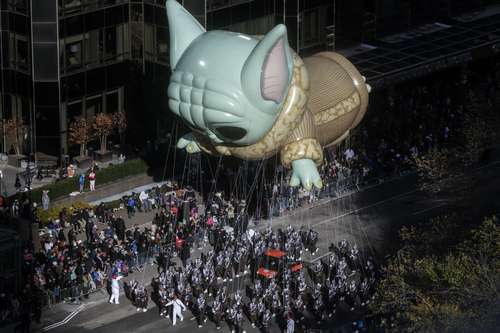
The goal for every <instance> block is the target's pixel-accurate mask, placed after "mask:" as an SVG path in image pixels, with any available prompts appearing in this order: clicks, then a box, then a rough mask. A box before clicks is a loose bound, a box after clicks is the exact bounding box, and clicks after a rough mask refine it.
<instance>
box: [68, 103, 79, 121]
mask: <svg viewBox="0 0 500 333" xmlns="http://www.w3.org/2000/svg"><path fill="white" fill-rule="evenodd" d="M81 115H82V101H77V102H74V103H71V104H68V107H67V119H70V121H73V120H74V119H75V118H77V117H80V116H81Z"/></svg>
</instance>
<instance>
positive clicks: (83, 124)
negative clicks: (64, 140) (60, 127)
mask: <svg viewBox="0 0 500 333" xmlns="http://www.w3.org/2000/svg"><path fill="white" fill-rule="evenodd" d="M92 137H93V127H92V120H90V121H89V120H87V119H86V118H85V117H77V118H75V119H74V120H73V121H72V122H71V124H70V125H69V142H70V143H71V144H74V145H80V156H81V157H83V156H85V151H86V149H87V144H88V143H89V141H91V140H92Z"/></svg>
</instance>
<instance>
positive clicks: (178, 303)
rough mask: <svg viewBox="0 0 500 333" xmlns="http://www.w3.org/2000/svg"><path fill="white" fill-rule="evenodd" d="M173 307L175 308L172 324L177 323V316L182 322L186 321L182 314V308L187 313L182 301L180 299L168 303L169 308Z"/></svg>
mask: <svg viewBox="0 0 500 333" xmlns="http://www.w3.org/2000/svg"><path fill="white" fill-rule="evenodd" d="M169 305H172V306H173V307H174V311H173V315H172V322H173V324H174V325H175V323H176V322H177V316H178V317H179V318H180V319H181V321H183V320H184V316H183V315H182V313H181V308H182V311H186V306H185V305H184V303H182V301H181V300H180V299H178V298H175V299H173V300H171V301H170V302H168V303H167V306H169Z"/></svg>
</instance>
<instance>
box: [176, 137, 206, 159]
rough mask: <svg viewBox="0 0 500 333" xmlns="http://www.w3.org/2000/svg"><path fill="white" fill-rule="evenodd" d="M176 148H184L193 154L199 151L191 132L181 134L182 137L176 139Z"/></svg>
mask: <svg viewBox="0 0 500 333" xmlns="http://www.w3.org/2000/svg"><path fill="white" fill-rule="evenodd" d="M177 148H179V149H186V152H188V153H189V154H195V153H199V152H200V151H201V149H200V146H199V145H198V143H196V140H195V139H194V137H193V133H188V134H186V135H184V136H182V138H180V139H179V141H177Z"/></svg>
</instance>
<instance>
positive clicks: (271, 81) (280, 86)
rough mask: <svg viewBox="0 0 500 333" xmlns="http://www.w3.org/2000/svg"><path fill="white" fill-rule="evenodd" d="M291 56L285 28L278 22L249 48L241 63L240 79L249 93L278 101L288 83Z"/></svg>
mask: <svg viewBox="0 0 500 333" xmlns="http://www.w3.org/2000/svg"><path fill="white" fill-rule="evenodd" d="M292 69H293V60H292V55H291V52H290V46H289V45H288V38H287V31H286V27H285V26H284V25H283V24H280V25H277V26H276V27H274V29H273V30H271V31H270V32H269V33H268V34H267V35H266V36H265V37H264V39H262V40H261V41H260V42H259V43H258V44H257V45H256V46H255V48H254V49H253V50H252V52H251V53H250V56H249V57H248V59H247V60H246V62H245V65H244V66H243V71H242V73H241V83H242V86H243V89H244V90H245V93H246V94H247V95H249V96H250V97H254V98H259V99H261V100H264V101H272V102H274V103H278V104H279V103H281V101H282V100H283V98H284V96H285V93H286V90H287V88H288V85H289V83H290V79H291V75H292Z"/></svg>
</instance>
